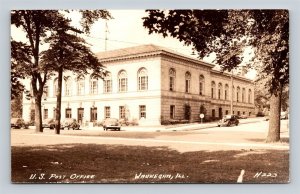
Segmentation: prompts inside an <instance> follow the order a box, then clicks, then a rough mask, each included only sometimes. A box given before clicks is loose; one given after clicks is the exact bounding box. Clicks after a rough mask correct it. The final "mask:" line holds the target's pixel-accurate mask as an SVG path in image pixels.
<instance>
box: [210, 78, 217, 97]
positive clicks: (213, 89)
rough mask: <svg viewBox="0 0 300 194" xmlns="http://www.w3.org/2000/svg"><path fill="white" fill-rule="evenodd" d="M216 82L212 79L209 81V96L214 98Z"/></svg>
mask: <svg viewBox="0 0 300 194" xmlns="http://www.w3.org/2000/svg"><path fill="white" fill-rule="evenodd" d="M215 92H216V83H215V82H214V81H212V82H211V98H216V94H215Z"/></svg>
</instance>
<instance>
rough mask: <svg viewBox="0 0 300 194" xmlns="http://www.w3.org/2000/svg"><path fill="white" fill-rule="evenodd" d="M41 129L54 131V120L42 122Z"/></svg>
mask: <svg viewBox="0 0 300 194" xmlns="http://www.w3.org/2000/svg"><path fill="white" fill-rule="evenodd" d="M42 126H43V128H49V129H54V128H55V120H54V119H53V118H48V119H44V120H43V122H42Z"/></svg>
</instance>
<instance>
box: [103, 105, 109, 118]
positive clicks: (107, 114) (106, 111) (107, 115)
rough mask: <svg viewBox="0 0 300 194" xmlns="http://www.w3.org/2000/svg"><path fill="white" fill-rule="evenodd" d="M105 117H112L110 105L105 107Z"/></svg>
mask: <svg viewBox="0 0 300 194" xmlns="http://www.w3.org/2000/svg"><path fill="white" fill-rule="evenodd" d="M104 118H106V119H107V118H110V106H106V107H104Z"/></svg>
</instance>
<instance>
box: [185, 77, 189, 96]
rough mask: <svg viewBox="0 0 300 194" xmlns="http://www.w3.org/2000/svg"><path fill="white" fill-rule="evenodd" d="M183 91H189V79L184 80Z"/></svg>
mask: <svg viewBox="0 0 300 194" xmlns="http://www.w3.org/2000/svg"><path fill="white" fill-rule="evenodd" d="M185 92H186V93H190V80H185Z"/></svg>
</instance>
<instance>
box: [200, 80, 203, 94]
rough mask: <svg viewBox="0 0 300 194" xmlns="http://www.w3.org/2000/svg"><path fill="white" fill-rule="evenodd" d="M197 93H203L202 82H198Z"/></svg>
mask: <svg viewBox="0 0 300 194" xmlns="http://www.w3.org/2000/svg"><path fill="white" fill-rule="evenodd" d="M199 94H200V95H203V83H202V82H200V84H199Z"/></svg>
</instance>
